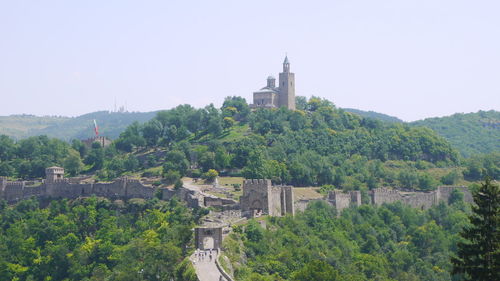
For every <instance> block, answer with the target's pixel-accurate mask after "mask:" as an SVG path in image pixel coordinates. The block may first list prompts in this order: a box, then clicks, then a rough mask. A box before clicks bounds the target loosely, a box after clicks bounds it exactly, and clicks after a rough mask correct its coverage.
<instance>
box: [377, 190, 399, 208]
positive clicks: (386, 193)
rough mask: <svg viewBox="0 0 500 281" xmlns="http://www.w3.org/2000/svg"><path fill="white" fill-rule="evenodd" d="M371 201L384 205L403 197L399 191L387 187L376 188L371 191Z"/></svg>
mask: <svg viewBox="0 0 500 281" xmlns="http://www.w3.org/2000/svg"><path fill="white" fill-rule="evenodd" d="M370 195H371V203H372V204H374V205H382V204H384V203H392V202H396V201H402V199H403V197H402V196H401V194H400V193H399V191H397V190H394V189H387V188H376V189H373V190H372V191H371V192H370Z"/></svg>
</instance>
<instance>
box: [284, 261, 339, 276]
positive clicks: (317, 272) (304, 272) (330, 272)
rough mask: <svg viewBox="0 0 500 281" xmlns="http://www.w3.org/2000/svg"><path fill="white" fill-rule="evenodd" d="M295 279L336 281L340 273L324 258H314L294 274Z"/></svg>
mask: <svg viewBox="0 0 500 281" xmlns="http://www.w3.org/2000/svg"><path fill="white" fill-rule="evenodd" d="M292 280H294V281H309V280H310V281H334V280H339V273H338V272H337V271H336V270H335V269H334V268H333V266H331V265H329V264H328V263H326V262H324V261H322V260H313V261H311V262H309V263H308V264H306V265H305V266H304V267H303V268H302V269H301V270H299V271H297V272H295V273H294V274H293V275H292Z"/></svg>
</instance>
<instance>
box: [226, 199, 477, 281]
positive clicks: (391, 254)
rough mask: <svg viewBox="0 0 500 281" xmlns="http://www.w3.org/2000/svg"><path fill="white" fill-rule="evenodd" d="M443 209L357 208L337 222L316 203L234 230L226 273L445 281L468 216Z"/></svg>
mask: <svg viewBox="0 0 500 281" xmlns="http://www.w3.org/2000/svg"><path fill="white" fill-rule="evenodd" d="M450 203H452V204H451V205H449V206H448V205H446V204H443V203H442V204H440V205H437V206H434V207H433V208H431V209H429V210H427V211H421V210H416V209H412V208H410V207H407V206H404V205H402V204H401V203H399V202H398V203H394V204H387V205H383V206H381V207H376V206H372V205H362V206H361V207H358V208H350V209H347V210H344V211H343V212H342V215H341V216H340V217H337V215H336V211H335V208H334V207H332V206H330V205H328V204H326V203H324V202H321V201H318V202H315V203H313V204H311V205H310V206H309V207H308V209H307V210H306V211H305V212H304V213H299V214H298V215H296V216H295V217H283V218H277V217H272V218H268V219H267V220H266V221H265V224H262V225H261V224H259V223H258V222H257V221H255V220H254V221H251V222H250V223H248V224H247V225H245V226H242V227H239V228H237V229H236V230H235V233H233V234H231V235H230V236H229V237H228V238H226V239H225V241H224V246H225V249H227V250H226V252H225V255H226V256H227V257H228V258H229V261H230V263H231V265H232V267H229V266H227V262H226V268H228V269H230V268H232V269H233V271H234V276H235V278H236V280H241V281H250V280H259V281H275V280H292V281H309V280H311V281H313V280H331V281H336V280H339V281H340V280H346V281H347V280H359V281H362V280H405V281H410V280H415V281H416V280H428V281H434V280H452V279H451V276H450V273H449V272H450V269H451V262H450V259H449V256H450V254H451V253H453V252H455V250H456V249H455V248H456V243H457V241H458V240H459V236H458V233H459V232H460V231H461V229H462V228H463V227H464V226H465V225H467V223H468V221H467V217H466V214H467V212H468V211H467V207H466V206H464V203H463V201H461V199H460V198H459V197H457V198H456V200H455V199H454V201H452V202H450ZM221 260H223V261H224V260H226V259H225V258H221ZM226 261H227V260H226Z"/></svg>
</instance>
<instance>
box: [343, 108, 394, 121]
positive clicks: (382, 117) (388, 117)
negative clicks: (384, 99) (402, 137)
mask: <svg viewBox="0 0 500 281" xmlns="http://www.w3.org/2000/svg"><path fill="white" fill-rule="evenodd" d="M342 109H343V110H345V111H347V112H351V113H356V114H358V115H360V116H362V117H367V118H373V119H377V120H380V121H384V122H390V123H404V121H403V120H401V119H399V118H397V117H395V116H391V115H387V114H383V113H379V112H375V111H364V110H359V109H354V108H342Z"/></svg>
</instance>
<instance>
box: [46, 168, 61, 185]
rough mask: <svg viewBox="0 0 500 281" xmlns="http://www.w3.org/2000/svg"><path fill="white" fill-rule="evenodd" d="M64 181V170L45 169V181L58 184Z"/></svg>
mask: <svg viewBox="0 0 500 281" xmlns="http://www.w3.org/2000/svg"><path fill="white" fill-rule="evenodd" d="M62 179H64V168H61V167H56V166H52V167H48V168H46V169H45V180H46V181H47V182H56V181H60V180H62Z"/></svg>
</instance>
